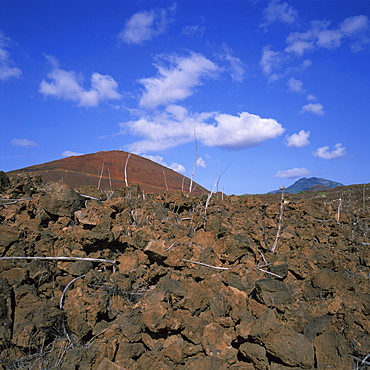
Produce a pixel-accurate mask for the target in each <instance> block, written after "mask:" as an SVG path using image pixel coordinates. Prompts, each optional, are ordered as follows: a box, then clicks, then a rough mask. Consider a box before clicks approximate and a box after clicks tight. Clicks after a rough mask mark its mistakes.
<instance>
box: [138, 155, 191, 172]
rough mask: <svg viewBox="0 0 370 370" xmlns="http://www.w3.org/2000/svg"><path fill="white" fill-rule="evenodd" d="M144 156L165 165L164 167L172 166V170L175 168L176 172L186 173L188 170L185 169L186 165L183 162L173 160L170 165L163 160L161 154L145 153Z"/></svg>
mask: <svg viewBox="0 0 370 370" xmlns="http://www.w3.org/2000/svg"><path fill="white" fill-rule="evenodd" d="M143 157H145V158H148V159H150V160H151V161H153V162H156V163H158V164H160V165H161V166H164V167H167V168H171V170H174V171H176V172H179V173H185V172H186V169H185V167H184V166H183V165H182V164H180V163H176V162H172V163H171V164H170V165H168V164H167V163H166V162H165V161H164V160H163V157H161V156H160V155H148V154H144V155H143Z"/></svg>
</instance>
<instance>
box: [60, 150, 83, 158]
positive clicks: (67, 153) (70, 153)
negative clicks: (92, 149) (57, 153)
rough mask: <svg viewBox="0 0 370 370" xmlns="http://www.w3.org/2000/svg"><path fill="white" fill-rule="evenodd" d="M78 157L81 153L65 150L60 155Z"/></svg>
mask: <svg viewBox="0 0 370 370" xmlns="http://www.w3.org/2000/svg"><path fill="white" fill-rule="evenodd" d="M78 155H83V153H77V152H72V151H71V150H65V151H64V152H63V153H62V156H63V157H75V156H78Z"/></svg>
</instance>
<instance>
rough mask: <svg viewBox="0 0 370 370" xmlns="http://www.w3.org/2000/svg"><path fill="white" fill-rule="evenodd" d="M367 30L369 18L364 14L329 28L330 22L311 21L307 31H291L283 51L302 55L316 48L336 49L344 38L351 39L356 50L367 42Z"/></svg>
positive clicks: (353, 48) (352, 46)
mask: <svg viewBox="0 0 370 370" xmlns="http://www.w3.org/2000/svg"><path fill="white" fill-rule="evenodd" d="M368 30H369V18H368V17H367V16H365V15H357V16H353V17H348V18H346V19H345V20H344V21H343V22H342V23H340V24H339V26H338V27H336V28H330V22H329V21H326V20H324V21H313V22H311V28H309V29H308V30H307V31H305V32H293V33H291V34H290V35H289V36H288V37H287V39H286V43H287V44H288V46H287V47H286V49H285V51H286V52H288V53H294V54H296V55H298V56H302V55H303V54H304V53H306V52H308V51H313V50H314V49H318V48H325V49H336V48H338V47H340V46H341V44H342V40H343V39H344V38H350V39H352V44H351V48H352V50H353V51H358V50H361V49H362V48H363V46H364V45H365V44H367V43H368V42H369V38H368V35H367V33H368Z"/></svg>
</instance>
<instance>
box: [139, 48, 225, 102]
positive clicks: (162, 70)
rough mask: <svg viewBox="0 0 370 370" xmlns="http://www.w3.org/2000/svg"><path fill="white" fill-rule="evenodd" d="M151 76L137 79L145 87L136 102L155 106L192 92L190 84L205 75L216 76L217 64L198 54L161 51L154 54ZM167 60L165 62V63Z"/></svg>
mask: <svg viewBox="0 0 370 370" xmlns="http://www.w3.org/2000/svg"><path fill="white" fill-rule="evenodd" d="M157 59H158V62H157V63H155V64H154V65H155V67H156V68H157V69H158V74H157V76H155V77H150V78H142V79H141V80H139V82H140V83H141V84H142V85H144V88H145V91H144V93H143V95H142V97H141V99H140V103H139V104H140V106H141V107H143V108H146V109H155V108H156V107H157V106H158V105H166V104H168V103H173V102H176V101H178V100H184V99H186V98H187V97H189V96H190V95H192V94H193V90H192V89H193V88H194V87H196V86H199V85H201V84H202V79H203V78H205V77H213V78H214V77H216V73H217V71H218V69H219V68H218V67H217V66H216V65H215V64H214V63H213V62H212V61H210V60H209V59H207V58H206V57H204V56H203V55H202V54H198V53H191V54H190V56H188V57H180V56H177V55H162V56H160V57H158V58H157ZM166 62H167V64H169V66H166V65H165V63H166Z"/></svg>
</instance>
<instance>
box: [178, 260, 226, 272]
mask: <svg viewBox="0 0 370 370" xmlns="http://www.w3.org/2000/svg"><path fill="white" fill-rule="evenodd" d="M180 261H183V262H189V263H195V264H196V265H201V266H205V267H210V268H212V269H216V270H230V268H229V267H218V266H212V265H207V264H206V263H203V262H198V261H190V260H186V259H183V258H181V259H180Z"/></svg>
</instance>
